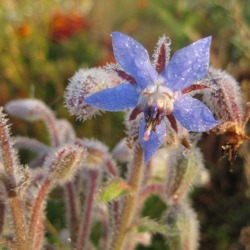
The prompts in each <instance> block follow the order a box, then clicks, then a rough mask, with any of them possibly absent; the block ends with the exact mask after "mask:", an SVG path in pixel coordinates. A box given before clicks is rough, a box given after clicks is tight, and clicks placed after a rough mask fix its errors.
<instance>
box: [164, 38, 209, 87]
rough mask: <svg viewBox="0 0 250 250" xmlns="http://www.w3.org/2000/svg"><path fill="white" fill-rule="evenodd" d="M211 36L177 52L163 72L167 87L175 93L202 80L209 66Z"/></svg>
mask: <svg viewBox="0 0 250 250" xmlns="http://www.w3.org/2000/svg"><path fill="white" fill-rule="evenodd" d="M210 44H211V36H210V37H207V38H204V39H200V40H198V41H197V42H194V43H192V44H191V45H189V46H187V47H185V48H183V49H181V50H179V51H177V52H176V53H175V54H174V55H173V57H172V59H171V61H170V62H169V64H168V65H167V66H166V67H165V69H164V70H163V71H162V73H161V75H162V76H163V77H165V85H166V86H167V87H169V88H170V89H171V90H173V91H178V90H182V89H185V88H187V87H189V86H190V85H192V83H194V82H195V81H197V80H200V79H202V78H203V77H204V76H205V75H206V73H207V69H208V66H209V49H210Z"/></svg>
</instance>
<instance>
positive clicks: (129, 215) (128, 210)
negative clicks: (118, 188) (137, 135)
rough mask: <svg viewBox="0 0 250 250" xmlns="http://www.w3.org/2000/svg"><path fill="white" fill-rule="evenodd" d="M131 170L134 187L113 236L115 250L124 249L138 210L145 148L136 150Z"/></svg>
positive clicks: (130, 182)
mask: <svg viewBox="0 0 250 250" xmlns="http://www.w3.org/2000/svg"><path fill="white" fill-rule="evenodd" d="M130 171H131V173H130V180H129V184H130V186H131V188H132V192H131V194H129V196H128V197H127V199H126V200H125V204H124V207H123V211H122V214H121V218H120V221H119V224H118V226H117V228H116V233H115V235H114V238H113V243H112V249H113V250H122V249H123V246H124V243H125V239H126V233H127V230H128V227H129V225H130V224H131V222H132V220H133V217H134V213H135V211H136V205H137V201H138V196H139V192H140V188H141V183H142V179H143V171H144V163H143V150H142V148H141V147H140V148H139V149H137V150H135V151H134V158H133V162H132V165H131V170H130Z"/></svg>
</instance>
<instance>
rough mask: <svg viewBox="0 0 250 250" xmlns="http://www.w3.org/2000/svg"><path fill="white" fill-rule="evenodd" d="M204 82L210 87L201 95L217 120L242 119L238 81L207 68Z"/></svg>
mask: <svg viewBox="0 0 250 250" xmlns="http://www.w3.org/2000/svg"><path fill="white" fill-rule="evenodd" d="M204 81H205V82H208V83H209V86H210V87H211V89H214V91H208V92H206V94H205V95H204V96H203V100H204V102H205V103H206V105H207V106H208V107H209V108H210V109H211V110H212V112H214V114H215V117H216V118H217V119H218V120H222V121H224V122H225V121H229V122H236V123H238V124H240V123H241V121H242V113H243V110H242V94H241V90H240V86H239V83H238V82H237V81H236V80H235V79H234V78H233V77H232V76H230V75H229V74H228V73H226V72H224V71H221V70H217V69H214V68H212V67H210V68H209V70H208V74H207V78H205V79H204Z"/></svg>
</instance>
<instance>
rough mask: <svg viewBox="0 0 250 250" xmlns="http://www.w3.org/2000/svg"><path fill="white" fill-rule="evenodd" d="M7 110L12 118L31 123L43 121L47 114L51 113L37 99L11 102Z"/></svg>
mask: <svg viewBox="0 0 250 250" xmlns="http://www.w3.org/2000/svg"><path fill="white" fill-rule="evenodd" d="M5 110H6V112H7V113H8V114H10V115H12V116H15V117H17V118H21V119H24V120H26V121H30V122H32V121H37V120H42V119H44V116H45V114H46V113H47V112H51V111H50V110H49V109H48V108H47V106H46V105H45V104H44V103H43V102H41V101H39V100H36V99H21V100H14V101H10V102H8V103H7V104H6V105H5Z"/></svg>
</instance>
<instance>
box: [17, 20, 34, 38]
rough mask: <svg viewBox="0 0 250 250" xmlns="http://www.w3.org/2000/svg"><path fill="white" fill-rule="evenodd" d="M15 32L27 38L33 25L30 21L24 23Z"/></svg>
mask: <svg viewBox="0 0 250 250" xmlns="http://www.w3.org/2000/svg"><path fill="white" fill-rule="evenodd" d="M15 32H16V34H17V36H18V37H20V38H26V37H28V36H30V35H31V26H30V25H29V24H28V23H23V24H21V25H19V26H18V27H17V28H16V29H15Z"/></svg>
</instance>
